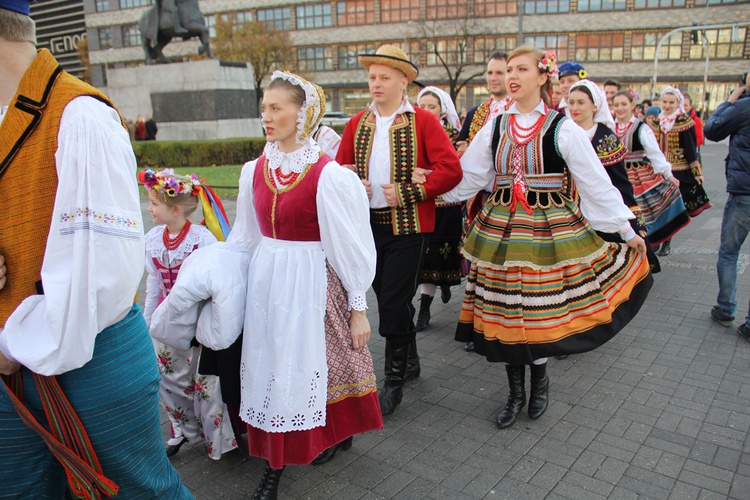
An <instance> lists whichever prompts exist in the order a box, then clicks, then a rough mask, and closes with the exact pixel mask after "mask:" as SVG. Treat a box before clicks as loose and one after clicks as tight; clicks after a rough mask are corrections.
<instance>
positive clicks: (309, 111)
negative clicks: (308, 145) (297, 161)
mask: <svg viewBox="0 0 750 500" xmlns="http://www.w3.org/2000/svg"><path fill="white" fill-rule="evenodd" d="M277 78H281V79H282V80H286V81H288V82H289V83H291V84H292V85H296V86H298V87H302V90H304V91H305V102H303V103H302V107H301V108H300V110H299V113H298V115H297V136H296V139H297V143H299V144H304V143H305V141H306V140H307V138H308V137H310V135H312V133H313V132H314V131H315V128H316V127H317V126H318V124H319V123H320V120H321V119H322V118H323V113H325V112H326V95H325V93H324V92H323V89H322V88H321V87H320V86H319V85H316V84H314V83H312V82H308V81H307V80H305V79H304V78H302V77H301V76H299V75H295V74H294V73H289V72H287V71H278V70H277V71H274V72H273V74H272V75H271V81H273V80H276V79H277Z"/></svg>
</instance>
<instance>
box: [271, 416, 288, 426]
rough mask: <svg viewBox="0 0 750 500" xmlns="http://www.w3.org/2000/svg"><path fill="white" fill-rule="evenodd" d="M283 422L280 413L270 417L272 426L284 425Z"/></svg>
mask: <svg viewBox="0 0 750 500" xmlns="http://www.w3.org/2000/svg"><path fill="white" fill-rule="evenodd" d="M284 423H285V420H284V417H283V416H282V415H274V416H273V417H271V425H272V426H273V427H281V426H282V425H284Z"/></svg>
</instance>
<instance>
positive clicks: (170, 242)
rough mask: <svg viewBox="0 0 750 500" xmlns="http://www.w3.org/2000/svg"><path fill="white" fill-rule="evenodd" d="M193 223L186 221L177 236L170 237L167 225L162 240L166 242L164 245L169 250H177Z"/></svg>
mask: <svg viewBox="0 0 750 500" xmlns="http://www.w3.org/2000/svg"><path fill="white" fill-rule="evenodd" d="M192 225H193V223H192V222H190V221H187V222H185V225H184V226H182V229H180V232H179V233H177V236H175V237H174V238H170V237H169V229H168V228H167V227H166V226H165V227H164V234H163V235H162V242H163V243H164V247H165V248H166V249H167V250H176V249H177V247H179V246H180V244H181V243H182V242H183V241H185V238H186V237H187V235H188V233H189V232H190V226H192Z"/></svg>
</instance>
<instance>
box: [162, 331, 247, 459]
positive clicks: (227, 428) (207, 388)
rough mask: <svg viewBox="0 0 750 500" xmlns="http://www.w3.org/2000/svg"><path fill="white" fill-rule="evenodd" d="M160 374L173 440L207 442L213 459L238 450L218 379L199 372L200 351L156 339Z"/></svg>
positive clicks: (207, 447)
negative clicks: (180, 438)
mask: <svg viewBox="0 0 750 500" xmlns="http://www.w3.org/2000/svg"><path fill="white" fill-rule="evenodd" d="M153 342H154V348H155V349H156V358H157V361H158V364H159V373H160V374H161V383H160V384H159V399H160V401H161V403H162V405H164V409H165V410H166V412H167V415H169V422H170V423H171V424H172V437H173V438H176V437H180V436H184V437H185V438H186V439H187V440H188V442H191V443H195V442H197V441H200V440H201V439H205V440H206V452H207V453H208V456H209V457H210V458H212V459H213V460H218V459H220V458H221V456H222V455H223V454H224V453H226V452H228V451H232V450H233V449H235V448H236V447H237V441H236V440H235V437H234V432H233V431H232V424H231V421H230V419H229V413H228V411H227V406H226V405H225V404H224V403H223V402H222V399H221V387H220V384H219V377H217V376H215V375H201V374H199V373H198V363H199V357H200V352H201V348H200V347H191V348H190V349H187V350H184V351H183V350H179V349H175V348H173V347H169V346H167V345H166V344H162V343H161V342H159V341H157V340H154V341H153Z"/></svg>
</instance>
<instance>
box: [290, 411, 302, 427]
mask: <svg viewBox="0 0 750 500" xmlns="http://www.w3.org/2000/svg"><path fill="white" fill-rule="evenodd" d="M292 425H293V426H295V427H302V426H303V425H305V416H304V415H303V414H301V413H298V414H296V415H295V416H294V418H292Z"/></svg>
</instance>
